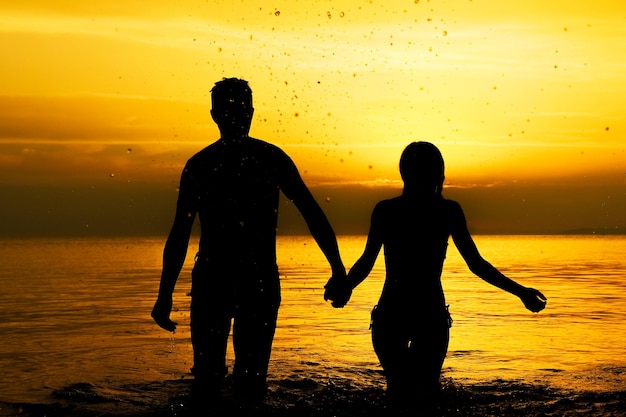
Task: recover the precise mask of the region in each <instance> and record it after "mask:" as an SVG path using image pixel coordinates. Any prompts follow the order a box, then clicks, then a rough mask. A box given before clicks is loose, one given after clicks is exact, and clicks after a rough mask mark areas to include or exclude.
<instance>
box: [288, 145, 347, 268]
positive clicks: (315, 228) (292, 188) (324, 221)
mask: <svg viewBox="0 0 626 417" xmlns="http://www.w3.org/2000/svg"><path fill="white" fill-rule="evenodd" d="M286 158H287V160H286V161H285V169H284V170H283V171H282V173H281V175H282V176H283V178H282V181H281V190H282V192H283V193H284V194H285V196H286V197H287V198H288V199H290V200H291V201H293V203H294V204H295V206H296V207H297V208H298V210H299V211H300V213H301V214H302V217H303V218H304V221H305V222H306V224H307V226H308V227H309V230H310V231H311V235H312V236H313V238H314V239H315V241H316V242H317V244H318V245H319V247H320V249H321V250H322V253H324V256H326V259H328V262H329V263H330V266H331V269H332V274H333V278H335V277H336V278H342V277H345V275H346V269H345V267H344V265H343V262H342V260H341V255H340V254H339V246H338V245H337V236H336V235H335V231H334V230H333V228H332V226H331V225H330V222H329V221H328V218H327V217H326V215H325V214H324V211H323V210H322V208H321V207H320V205H319V204H318V203H317V201H315V198H314V197H313V194H311V191H310V190H309V189H308V188H307V186H306V185H305V184H304V181H303V180H302V178H301V177H300V173H299V172H298V169H297V168H296V166H295V164H294V163H293V161H291V159H289V157H286Z"/></svg>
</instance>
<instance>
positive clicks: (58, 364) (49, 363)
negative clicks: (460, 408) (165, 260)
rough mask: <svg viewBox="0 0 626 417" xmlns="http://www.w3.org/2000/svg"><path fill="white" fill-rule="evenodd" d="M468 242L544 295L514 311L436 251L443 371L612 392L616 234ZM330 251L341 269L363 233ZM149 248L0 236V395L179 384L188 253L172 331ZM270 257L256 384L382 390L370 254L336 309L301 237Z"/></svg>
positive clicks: (313, 249)
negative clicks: (537, 304)
mask: <svg viewBox="0 0 626 417" xmlns="http://www.w3.org/2000/svg"><path fill="white" fill-rule="evenodd" d="M476 240H477V244H478V247H479V249H480V250H481V253H482V254H483V255H484V256H485V257H486V258H487V259H488V260H490V261H491V262H492V263H493V264H494V265H495V266H497V267H499V268H500V269H501V270H502V271H503V272H504V273H506V274H508V275H509V276H510V277H511V278H513V279H515V280H518V281H520V282H521V283H523V284H525V285H529V286H533V287H536V288H538V289H540V290H541V291H542V292H544V294H545V295H546V296H547V297H548V299H549V301H548V306H547V308H546V310H545V311H543V312H541V313H540V314H538V315H534V314H532V313H530V312H528V311H527V310H525V309H524V307H523V305H522V304H521V303H520V302H519V300H517V299H516V298H515V297H513V296H511V295H509V294H506V293H503V292H502V291H499V290H497V289H495V288H493V287H490V286H489V285H488V284H486V283H484V282H482V281H481V280H480V279H478V278H476V277H475V276H473V275H472V274H471V273H470V272H469V271H468V270H467V267H466V266H465V265H464V264H463V262H462V260H461V259H460V257H459V255H458V253H457V252H456V250H455V249H454V246H453V245H450V249H449V253H448V258H447V260H446V266H445V269H444V277H443V283H444V288H445V291H446V296H447V302H448V303H449V304H450V305H451V307H450V310H451V313H452V315H453V318H454V325H453V328H452V331H451V341H450V348H449V354H448V357H447V359H446V362H445V364H444V377H445V378H448V379H451V380H453V381H459V382H461V383H463V382H468V383H477V382H492V381H496V380H512V381H519V382H521V383H540V384H547V385H550V386H555V387H564V388H578V389H592V390H593V389H598V390H609V391H610V390H621V391H624V390H626V361H625V360H624V358H623V349H622V347H623V346H626V331H624V330H626V328H625V324H624V317H625V316H626V282H624V280H623V271H625V270H626V256H625V255H626V237H623V236H601V237H600V236H479V237H477V238H476ZM339 244H340V249H341V251H342V254H343V257H344V261H345V263H346V265H351V264H352V263H353V262H354V261H355V260H356V259H357V257H358V256H359V254H360V252H361V251H362V249H363V245H364V237H362V236H355V237H341V238H340V242H339ZM162 246H163V240H162V239H145V238H141V239H136V238H132V239H129V238H116V239H5V240H2V241H0V259H1V260H2V262H3V268H2V270H1V271H0V288H3V291H2V292H0V334H2V343H0V362H1V363H2V368H3V378H2V379H0V401H9V402H37V401H45V399H46V398H48V396H49V395H50V393H51V392H53V391H54V390H59V389H63V387H68V386H71V385H72V384H77V383H89V384H96V385H98V386H104V387H106V386H108V387H112V388H111V389H113V387H120V386H124V385H125V384H126V386H131V385H132V384H148V383H150V382H151V381H162V380H185V379H187V378H189V373H188V372H189V368H190V367H191V357H192V356H191V345H190V342H189V330H188V319H189V314H188V312H189V310H188V303H189V297H188V296H187V292H188V291H189V286H190V282H189V272H190V268H191V266H192V260H191V258H192V256H189V260H188V262H187V263H186V265H185V268H184V271H183V274H182V275H181V278H180V281H179V283H178V286H177V289H176V294H175V309H176V311H175V312H174V313H173V319H174V320H176V321H178V322H179V329H178V330H177V332H176V333H175V334H174V335H172V334H169V333H167V332H165V331H163V330H160V329H158V328H157V327H156V326H155V325H154V324H153V323H152V321H151V319H150V317H149V312H150V309H151V307H152V303H153V301H154V297H155V294H156V290H157V287H158V279H159V274H160V266H161V251H162ZM278 249H279V267H280V272H281V281H282V288H283V302H282V305H281V310H280V313H279V322H278V329H277V331H276V338H275V343H274V349H273V352H272V363H271V365H270V379H273V380H282V381H284V380H292V379H294V378H296V377H302V378H312V379H314V380H325V381H333V380H337V381H339V380H341V381H344V382H345V381H352V382H353V384H354V385H355V386H360V387H367V386H376V387H381V386H383V385H384V380H383V378H382V375H381V374H380V367H379V365H378V362H377V359H376V356H375V354H374V352H373V349H372V347H371V340H370V334H369V330H368V325H369V313H370V310H371V308H372V306H373V305H374V304H375V303H376V300H377V299H378V296H379V294H380V290H381V288H382V283H383V280H384V264H383V259H382V253H381V256H380V258H379V262H378V263H377V265H376V267H375V269H374V270H373V272H372V274H371V276H370V277H369V278H368V279H367V280H366V281H365V282H364V283H363V284H362V285H361V286H360V287H359V288H358V289H357V290H356V291H355V292H354V294H353V297H352V300H351V302H350V303H349V304H348V306H346V307H345V308H344V309H340V310H336V309H333V308H332V307H331V306H330V304H328V303H325V302H324V301H323V298H322V294H323V289H322V287H323V285H324V283H325V282H326V280H327V278H328V276H329V268H328V266H327V264H326V262H325V260H324V257H323V255H322V254H321V252H320V250H319V249H318V248H317V246H316V244H315V242H314V241H313V240H312V239H311V238H310V237H282V238H280V239H279V245H278ZM193 250H194V247H193V245H192V247H190V251H191V252H193ZM229 361H232V350H230V351H229Z"/></svg>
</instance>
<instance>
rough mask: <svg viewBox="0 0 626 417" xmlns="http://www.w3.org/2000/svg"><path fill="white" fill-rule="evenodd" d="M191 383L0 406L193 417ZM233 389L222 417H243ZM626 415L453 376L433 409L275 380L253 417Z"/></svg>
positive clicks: (612, 398) (607, 403) (610, 403)
mask: <svg viewBox="0 0 626 417" xmlns="http://www.w3.org/2000/svg"><path fill="white" fill-rule="evenodd" d="M190 388H191V379H179V380H163V381H152V382H146V383H141V384H128V385H122V386H118V387H106V386H96V385H93V384H90V383H84V382H81V383H75V384H72V385H69V386H66V387H63V388H60V389H57V390H54V391H53V392H52V393H51V396H50V397H51V398H50V401H49V402H46V403H36V404H12V403H5V402H2V401H0V416H1V417H9V416H11V417H13V416H16V417H17V416H19V417H39V416H46V417H96V416H104V415H106V416H111V417H166V416H168V417H169V416H171V417H174V416H181V417H185V416H191V415H193V414H192V413H191V410H190V407H189V404H190V397H189V392H190ZM230 392H231V390H230V387H229V385H228V384H227V386H226V388H225V390H224V403H223V405H222V406H221V408H220V411H221V412H220V413H218V414H217V415H225V416H226V415H228V416H232V415H241V414H240V410H239V409H238V408H237V407H236V406H235V403H234V402H233V401H232V399H231V396H230ZM625 412H626V391H613V392H608V391H576V390H568V389H561V388H552V387H548V386H542V385H536V384H528V383H524V382H520V381H514V380H500V379H497V380H493V381H489V382H484V383H473V384H465V383H459V382H457V381H453V380H452V379H447V380H445V381H444V384H443V388H442V392H441V398H440V400H439V401H437V402H436V403H435V404H433V405H432V406H431V407H429V408H428V409H411V410H405V409H398V408H394V407H392V406H391V405H390V403H389V402H388V400H387V398H386V395H385V390H384V387H383V386H381V385H380V384H378V385H376V384H372V383H366V384H364V385H361V384H356V383H355V381H354V380H349V379H332V380H330V379H326V380H321V379H313V378H306V377H301V376H299V375H293V376H291V377H288V378H284V379H280V380H270V381H269V394H268V398H267V400H266V402H265V403H264V404H263V405H262V406H260V407H258V408H257V409H255V410H246V414H245V415H249V416H274V417H291V416H294V417H296V416H297V417H326V416H337V417H352V416H355V417H356V416H360V417H369V416H371V417H374V416H376V417H379V416H403V415H412V416H432V417H436V416H438V417H478V416H480V417H485V416H499V417H513V416H516V417H517V416H524V417H533V416H536V417H540V416H541V417H547V416H559V417H573V416H593V417H609V416H611V417H617V416H623V415H625V414H624V413H625Z"/></svg>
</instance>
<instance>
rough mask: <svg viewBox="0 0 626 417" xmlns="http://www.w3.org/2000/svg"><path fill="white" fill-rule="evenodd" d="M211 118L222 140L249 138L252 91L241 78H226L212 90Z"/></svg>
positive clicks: (252, 110)
mask: <svg viewBox="0 0 626 417" xmlns="http://www.w3.org/2000/svg"><path fill="white" fill-rule="evenodd" d="M211 103H212V109H211V116H212V117H213V120H214V121H215V123H217V126H218V127H219V129H220V132H221V134H222V138H224V137H226V138H228V137H242V136H247V135H248V132H249V131H250V123H251V122H252V114H253V113H254V108H253V107H252V90H251V89H250V87H249V86H248V82H247V81H245V80H241V79H239V78H224V79H223V80H222V81H218V82H217V83H215V86H214V87H213V89H212V90H211Z"/></svg>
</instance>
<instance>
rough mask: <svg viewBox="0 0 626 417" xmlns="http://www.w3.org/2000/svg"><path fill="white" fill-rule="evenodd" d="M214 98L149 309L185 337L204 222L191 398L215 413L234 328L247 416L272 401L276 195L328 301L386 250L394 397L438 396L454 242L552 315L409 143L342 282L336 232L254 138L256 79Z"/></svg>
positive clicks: (429, 148) (425, 150)
mask: <svg viewBox="0 0 626 417" xmlns="http://www.w3.org/2000/svg"><path fill="white" fill-rule="evenodd" d="M211 101H212V110H211V116H212V118H213V120H214V121H215V123H216V124H217V126H218V128H219V130H220V136H221V137H220V139H219V140H217V141H216V142H214V143H212V144H211V145H209V146H207V147H206V148H204V149H203V150H201V151H200V152H198V153H197V154H196V155H194V156H193V157H191V158H190V159H189V160H188V161H187V164H186V165H185V168H184V170H183V172H182V175H181V180H180V189H179V195H178V201H177V206H176V215H175V218H174V223H173V226H172V229H171V231H170V234H169V236H168V238H167V241H166V244H165V248H164V253H163V270H162V274H161V281H160V287H159V293H158V297H157V301H156V303H155V305H154V308H153V311H152V317H153V318H154V320H155V321H156V323H157V324H158V325H159V326H161V327H162V328H164V329H166V330H169V331H173V330H174V329H175V328H176V323H175V322H173V321H172V320H171V319H170V312H171V309H172V294H173V292H174V287H175V284H176V280H177V278H178V275H179V273H180V271H181V269H182V266H183V264H184V261H185V257H186V253H187V247H188V243H189V238H190V235H191V230H192V226H193V224H194V221H195V219H196V216H198V217H199V221H200V227H201V235H200V242H199V248H198V254H197V256H196V262H195V265H194V268H193V271H192V289H191V307H190V322H191V340H192V345H193V350H194V366H193V368H192V373H193V375H194V381H193V384H192V401H193V403H194V404H195V405H197V406H198V407H203V408H209V409H210V408H211V407H214V406H215V404H218V403H219V400H220V393H221V387H222V383H223V380H224V377H225V375H226V374H227V369H226V346H227V340H228V336H229V334H230V330H231V322H232V326H233V345H234V352H235V363H234V369H233V389H234V395H235V398H236V400H237V401H238V402H239V403H241V404H243V405H251V406H254V405H256V404H260V403H261V402H262V401H263V400H264V398H265V395H266V379H267V368H268V363H269V360H270V352H271V346H272V340H273V337H274V330H275V328H276V318H277V313H278V308H279V305H280V282H279V275H278V267H277V265H276V226H277V218H278V200H279V192H280V191H282V192H283V194H284V195H285V196H286V197H287V198H289V199H290V200H291V201H292V202H293V203H294V204H295V206H296V207H297V208H298V210H299V211H300V213H301V214H302V216H303V218H304V220H305V221H306V223H307V225H308V227H309V230H310V231H311V234H312V236H313V238H314V239H315V240H316V242H317V243H318V245H319V247H320V249H321V250H322V252H323V253H324V255H325V256H326V258H327V259H328V261H329V263H330V266H331V268H332V277H331V278H330V280H329V281H328V283H327V284H326V287H325V288H326V289H325V294H324V298H325V299H327V300H330V301H331V302H332V305H333V306H334V307H338V308H339V307H343V306H344V305H345V304H346V303H347V302H348V300H349V299H350V295H351V293H352V290H353V289H354V288H355V287H357V286H358V285H359V283H360V282H362V281H363V280H364V279H365V278H366V277H367V276H368V274H369V273H370V271H371V270H372V267H373V266H374V263H375V261H376V258H377V256H378V254H379V252H380V249H381V248H382V247H383V246H384V254H385V267H386V278H385V283H384V286H383V290H382V294H381V296H380V299H379V301H378V304H377V306H376V307H375V308H374V311H373V312H372V342H373V346H374V350H375V352H376V354H377V355H378V358H379V360H380V363H381V365H382V368H383V371H384V375H385V378H386V380H387V392H388V394H389V396H390V398H392V399H394V400H397V401H399V402H414V401H422V400H423V401H427V400H428V398H430V397H432V395H434V394H436V393H437V392H438V391H439V377H440V373H441V368H442V365H443V361H444V359H445V356H446V352H447V348H448V339H449V328H450V324H451V319H450V316H449V314H448V311H447V307H446V303H445V297H444V293H443V289H442V286H441V271H442V267H443V262H444V259H445V256H446V249H447V245H448V238H449V237H452V240H453V241H454V244H455V245H456V247H457V248H458V250H459V252H460V253H461V255H462V257H463V259H464V260H465V262H466V263H467V265H468V267H469V268H470V270H471V271H472V272H473V273H474V274H476V275H477V276H479V277H480V278H482V279H483V280H485V281H487V282H488V283H490V284H492V285H494V286H496V287H498V288H501V289H502V290H504V291H507V292H509V293H511V294H513V295H516V296H517V297H519V298H520V300H521V301H522V303H523V304H524V306H526V308H527V309H528V310H530V311H532V312H535V313H536V312H539V311H541V310H542V309H543V308H544V307H545V304H546V298H545V297H544V296H543V294H541V293H540V292H539V291H537V290H535V289H533V288H528V287H524V286H522V285H520V284H518V283H516V282H515V281H513V280H511V279H509V278H507V277H506V276H504V275H503V274H502V273H500V272H499V271H498V270H497V269H496V268H494V267H493V266H492V265H491V264H490V263H489V262H487V261H486V260H485V259H483V258H482V256H481V255H480V253H479V252H478V250H477V248H476V245H475V244H474V241H473V239H472V237H471V235H470V233H469V231H468V228H467V225H466V221H465V216H464V214H463V210H462V208H461V206H460V205H459V204H458V203H457V202H455V201H452V200H447V199H445V198H444V197H443V196H442V188H443V181H444V161H443V158H442V155H441V153H440V152H439V150H438V149H437V148H436V147H435V146H434V145H432V144H430V143H428V142H413V143H411V144H409V145H408V146H407V147H406V148H405V150H404V151H403V153H402V156H401V158H400V174H401V176H402V180H403V181H404V189H403V191H402V194H401V195H400V196H398V197H395V198H392V199H389V200H384V201H381V202H379V203H378V204H377V205H376V206H375V208H374V210H373V213H372V217H371V226H370V231H369V235H368V238H367V243H366V246H365V250H364V252H363V255H362V256H361V257H360V258H359V259H358V260H357V262H356V263H355V264H354V266H353V267H352V268H351V269H350V270H349V273H348V274H346V271H345V268H344V265H343V262H342V260H341V257H340V255H339V249H338V246H337V239H336V236H335V233H334V231H333V229H332V227H331V225H330V223H329V222H328V220H327V218H326V216H325V215H324V213H323V211H322V209H321V208H320V206H319V205H318V204H317V202H316V201H315V199H314V198H313V196H312V194H311V192H310V191H309V190H308V188H307V187H306V185H305V184H304V182H303V181H302V179H301V177H300V174H299V172H298V170H297V168H296V166H295V164H294V163H293V161H292V160H291V159H290V158H289V156H287V155H286V154H285V153H284V152H283V151H282V150H281V149H280V148H278V147H276V146H274V145H271V144H269V143H267V142H264V141H261V140H258V139H254V138H251V137H249V136H248V133H249V130H250V124H251V121H252V115H253V112H254V109H253V106H252V91H251V90H250V87H249V86H248V83H247V82H246V81H244V80H241V79H236V78H228V79H224V80H222V81H219V82H217V83H216V84H215V86H214V87H213V89H212V90H211Z"/></svg>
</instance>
